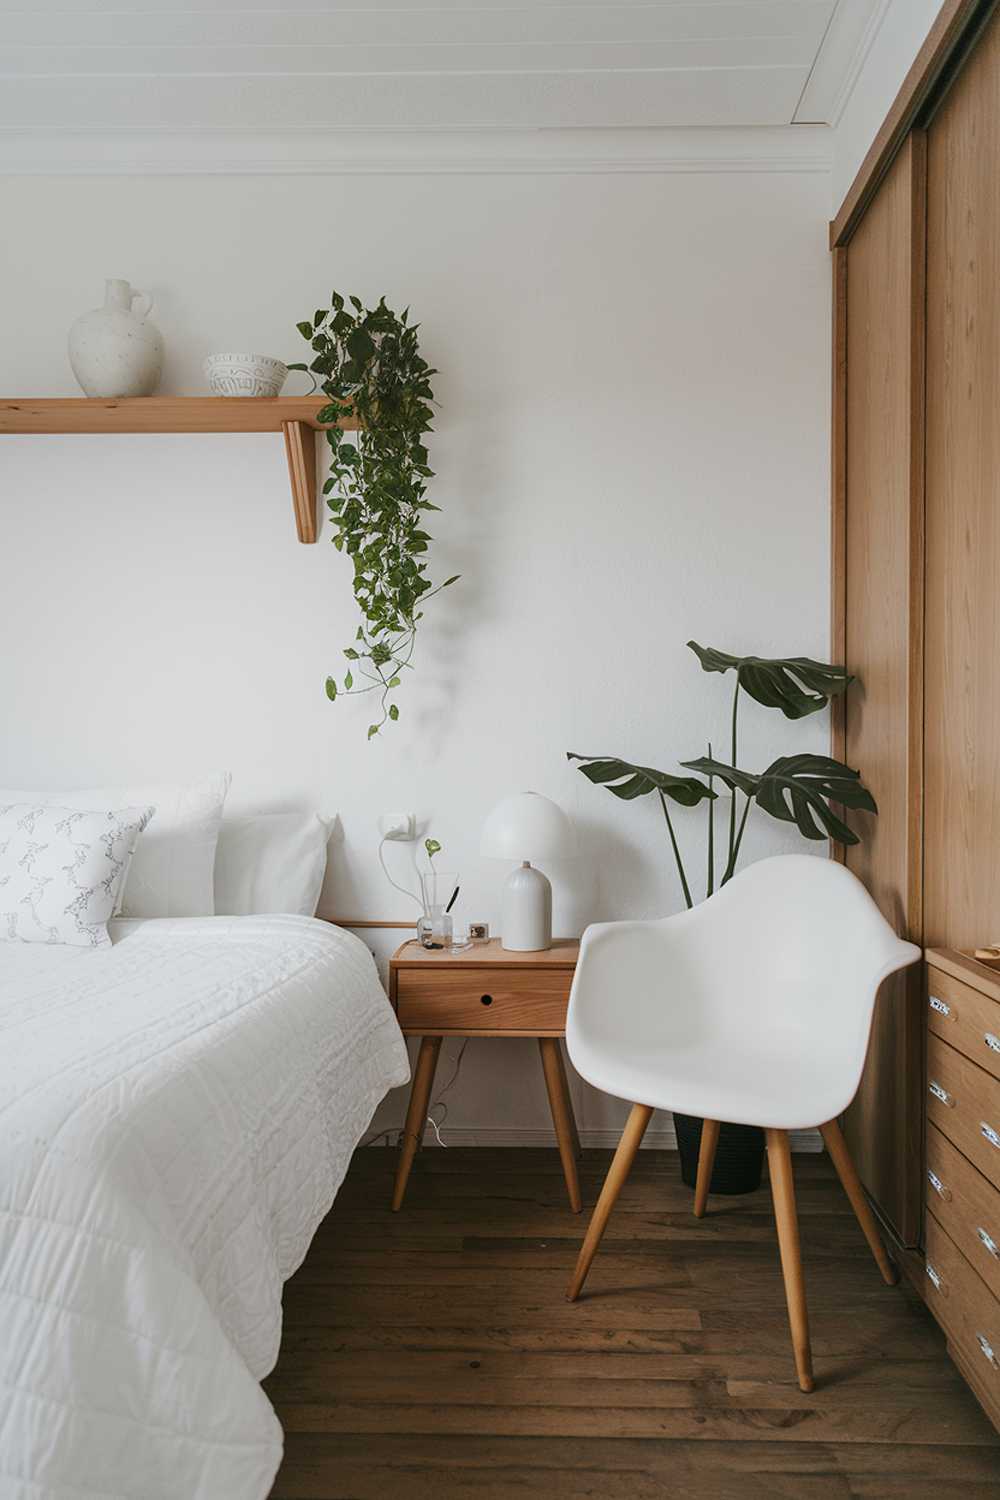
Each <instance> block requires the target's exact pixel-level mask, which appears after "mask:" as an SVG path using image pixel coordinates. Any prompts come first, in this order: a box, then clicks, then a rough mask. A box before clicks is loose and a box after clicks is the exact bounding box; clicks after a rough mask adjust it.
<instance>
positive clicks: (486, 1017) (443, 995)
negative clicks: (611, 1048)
mask: <svg viewBox="0 0 1000 1500" xmlns="http://www.w3.org/2000/svg"><path fill="white" fill-rule="evenodd" d="M572 982H573V973H572V970H570V969H565V970H557V971H556V972H554V973H551V974H540V973H538V972H537V971H534V972H531V973H518V972H517V970H510V969H503V968H500V967H497V968H495V969H492V968H489V967H487V966H486V965H485V964H484V965H481V966H477V967H476V968H475V969H460V968H452V969H437V970H432V969H399V970H398V971H397V974H396V1015H397V1018H398V1020H399V1024H400V1026H402V1028H403V1030H404V1031H417V1032H434V1031H525V1032H528V1033H531V1034H534V1033H536V1032H546V1031H548V1032H557V1033H558V1032H561V1031H563V1030H564V1029H565V1026H566V1005H567V1002H568V1000H569V990H570V985H571V984H572ZM998 1155H1000V1153H998Z"/></svg>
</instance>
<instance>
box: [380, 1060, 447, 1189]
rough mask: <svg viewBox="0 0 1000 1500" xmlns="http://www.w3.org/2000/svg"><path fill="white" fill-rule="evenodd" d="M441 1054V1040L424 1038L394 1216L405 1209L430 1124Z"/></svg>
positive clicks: (415, 1072)
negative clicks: (408, 1187)
mask: <svg viewBox="0 0 1000 1500" xmlns="http://www.w3.org/2000/svg"><path fill="white" fill-rule="evenodd" d="M440 1051H441V1038H440V1037H439V1036H425V1037H421V1039H420V1052H419V1054H418V1056H417V1066H416V1067H415V1068H414V1070H413V1084H412V1086H411V1088H410V1103H409V1107H408V1108H407V1111H406V1124H405V1125H404V1126H403V1145H402V1148H401V1150H400V1153H399V1165H398V1167H397V1168H396V1183H395V1186H394V1187H393V1190H392V1211H393V1213H396V1212H397V1210H398V1209H399V1208H401V1207H402V1203H403V1197H404V1195H405V1193H406V1184H407V1182H408V1181H409V1179H410V1168H411V1167H412V1166H413V1158H414V1157H415V1156H416V1154H417V1147H418V1146H419V1145H420V1142H421V1140H422V1139H423V1134H424V1126H425V1125H426V1123H427V1107H428V1105H429V1103H430V1097H431V1089H432V1088H433V1086H434V1070H435V1068H436V1067H437V1060H438V1053H439V1052H440Z"/></svg>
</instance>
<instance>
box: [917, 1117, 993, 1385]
mask: <svg viewBox="0 0 1000 1500" xmlns="http://www.w3.org/2000/svg"><path fill="white" fill-rule="evenodd" d="M927 1206H928V1208H929V1209H930V1211H931V1212H932V1213H933V1215H934V1217H935V1218H936V1219H937V1220H938V1222H939V1223H940V1224H941V1225H942V1226H943V1227H944V1228H945V1229H946V1230H947V1231H948V1234H949V1235H950V1236H951V1238H952V1239H953V1240H954V1242H955V1244H956V1245H957V1246H958V1248H959V1249H960V1250H961V1252H962V1254H963V1255H964V1256H965V1258H966V1260H967V1261H968V1262H969V1263H970V1265H971V1266H972V1267H973V1268H974V1269H975V1270H976V1271H978V1272H979V1274H980V1276H981V1277H982V1278H983V1280H984V1281H985V1282H986V1285H987V1286H988V1287H989V1289H990V1291H991V1292H992V1293H993V1295H994V1296H995V1297H1000V1192H998V1191H997V1189H996V1188H995V1187H994V1186H993V1184H992V1183H991V1182H988V1181H987V1179H986V1178H985V1177H984V1176H983V1175H982V1173H981V1172H977V1171H976V1169H975V1167H974V1166H973V1165H972V1163H971V1162H968V1161H966V1159H965V1157H964V1156H963V1155H962V1154H961V1152H960V1151H957V1150H956V1149H955V1147H954V1146H953V1145H952V1144H951V1142H950V1141H949V1140H948V1139H947V1137H946V1136H943V1135H942V1134H941V1132H940V1130H935V1128H934V1126H933V1125H930V1124H928V1126H927ZM997 1352H998V1357H1000V1350H998V1351H997Z"/></svg>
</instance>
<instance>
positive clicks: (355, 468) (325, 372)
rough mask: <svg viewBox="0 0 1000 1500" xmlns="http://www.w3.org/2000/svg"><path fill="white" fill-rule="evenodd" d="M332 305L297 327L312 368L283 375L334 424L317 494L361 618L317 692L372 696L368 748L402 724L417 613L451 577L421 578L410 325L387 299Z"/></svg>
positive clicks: (426, 427) (425, 474)
mask: <svg viewBox="0 0 1000 1500" xmlns="http://www.w3.org/2000/svg"><path fill="white" fill-rule="evenodd" d="M330 303H331V305H330V307H329V308H319V309H317V311H316V312H315V313H313V316H312V321H311V322H303V323H298V324H297V325H296V326H297V328H298V330H299V333H301V335H302V337H303V338H304V339H306V340H308V342H309V344H310V346H311V348H312V352H313V358H312V360H311V361H310V362H309V363H308V364H292V365H289V367H288V368H289V369H290V370H309V371H311V372H312V374H314V375H315V376H316V379H317V382H318V384H319V387H320V389H321V390H322V391H323V394H324V395H325V396H326V397H327V400H328V403H329V404H328V405H326V406H324V407H323V408H322V410H321V411H320V412H319V416H318V420H319V421H320V422H330V423H333V424H334V425H333V426H330V427H328V428H327V430H326V440H327V442H328V444H329V445H330V473H329V477H328V478H327V480H326V481H325V483H324V485H323V494H324V495H325V496H326V497H327V505H328V506H329V508H330V512H331V517H332V520H333V522H334V525H335V526H336V528H337V529H336V532H335V534H334V537H333V545H334V546H335V547H336V549H337V551H338V552H346V553H347V555H348V556H349V557H350V558H351V560H352V562H353V564H354V597H355V599H356V600H357V603H358V608H359V609H360V611H361V615H362V624H361V625H359V626H358V631H357V635H356V636H355V639H354V643H353V645H350V646H348V647H346V648H345V650H344V655H345V656H346V657H347V660H348V667H347V670H346V672H345V674H344V676H343V678H342V679H341V681H340V682H338V681H337V679H336V678H335V677H332V676H331V677H328V678H327V679H326V694H327V697H328V698H329V699H330V700H331V702H333V701H334V700H335V699H337V698H339V697H344V696H353V695H357V694H361V693H376V694H377V695H378V703H379V709H378V715H379V716H378V717H377V718H376V719H375V720H374V722H373V723H371V724H370V725H369V726H368V738H369V739H371V738H372V737H373V736H374V735H376V734H378V732H379V730H380V729H381V728H382V727H383V725H384V724H386V723H387V722H388V721H393V722H395V720H396V719H398V718H399V708H398V706H397V704H396V702H395V701H394V700H393V698H392V694H393V693H394V691H395V690H396V688H398V687H399V686H400V684H401V682H402V674H403V672H406V671H412V670H413V666H412V662H411V657H412V655H413V649H414V645H415V642H416V634H417V625H418V623H419V621H420V620H421V618H422V617H423V608H422V606H423V605H424V604H426V603H427V601H428V600H429V599H433V597H434V595H435V594H438V593H440V592H441V590H442V589H444V588H447V587H448V586H449V584H452V583H455V582H456V580H457V578H458V574H457V573H456V574H455V575H454V577H452V578H448V579H446V580H445V582H444V583H442V584H438V585H437V587H435V586H434V585H433V584H432V583H431V580H430V579H429V578H428V577H427V562H426V556H425V554H426V552H427V548H428V546H429V544H430V542H431V540H432V538H431V536H430V535H429V533H428V532H426V531H425V530H424V529H423V526H422V514H423V512H425V511H434V510H438V509H439V507H438V506H437V505H432V504H431V502H430V501H429V500H428V499H427V498H426V491H427V481H428V480H429V479H432V478H433V477H434V471H433V470H432V469H430V468H429V467H428V464H427V448H426V446H425V444H424V437H425V435H426V434H427V433H428V432H430V431H432V427H431V418H432V416H433V412H432V410H431V403H432V402H433V400H434V393H433V390H432V389H431V377H432V376H433V375H436V374H437V371H436V370H432V369H431V367H430V365H428V363H427V361H426V360H424V359H422V358H421V355H420V347H419V343H418V340H417V329H418V327H419V325H418V324H416V323H411V322H410V321H409V308H406V309H405V310H404V311H403V312H402V313H396V312H394V311H393V310H392V308H390V307H387V306H386V302H385V298H384V297H383V298H381V300H380V301H379V304H378V306H377V307H373V308H365V307H364V306H363V305H362V303H361V302H360V300H359V299H358V298H357V297H349V298H347V299H346V301H345V299H344V298H343V297H342V296H341V295H340V293H339V292H334V293H333V294H332V295H331V298H330ZM348 303H349V304H350V305H349V306H348ZM344 418H348V419H350V418H356V419H357V422H358V431H357V432H349V433H348V432H345V431H344V430H343V428H342V427H340V426H338V425H336V424H337V423H338V422H340V421H341V420H343V419H344ZM355 672H357V673H358V677H360V678H363V679H364V680H363V681H359V680H358V677H356V676H355Z"/></svg>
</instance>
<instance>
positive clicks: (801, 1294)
mask: <svg viewBox="0 0 1000 1500" xmlns="http://www.w3.org/2000/svg"><path fill="white" fill-rule="evenodd" d="M766 1136H767V1164H768V1173H769V1175H770V1178H771V1196H772V1198H773V1200H774V1219H775V1223H776V1224H777V1226H778V1245H779V1248H780V1250H781V1272H782V1275H783V1276H784V1278H785V1301H786V1302H787V1303H788V1323H789V1326H790V1328H791V1331H792V1349H793V1351H794V1354H795V1370H796V1373H797V1374H798V1377H799V1390H800V1391H811V1390H813V1389H815V1385H814V1382H813V1373H812V1351H811V1349H810V1347H809V1313H808V1310H807V1308H806V1287H805V1282H804V1280H803V1278H802V1252H801V1249H800V1247H799V1220H798V1215H797V1214H796V1212H795V1182H794V1179H793V1177H792V1155H791V1151H790V1150H789V1146H788V1133H787V1131H784V1130H768V1131H766Z"/></svg>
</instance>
